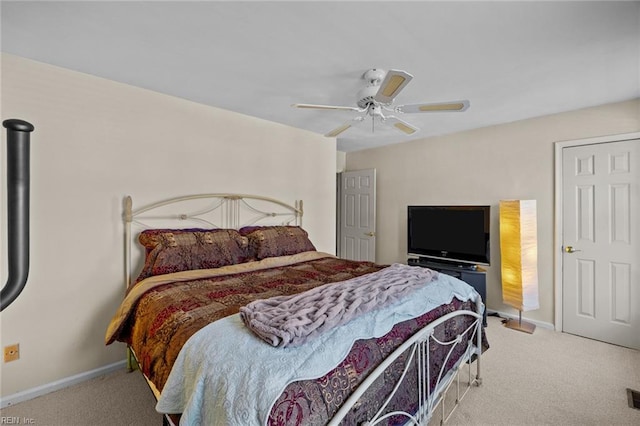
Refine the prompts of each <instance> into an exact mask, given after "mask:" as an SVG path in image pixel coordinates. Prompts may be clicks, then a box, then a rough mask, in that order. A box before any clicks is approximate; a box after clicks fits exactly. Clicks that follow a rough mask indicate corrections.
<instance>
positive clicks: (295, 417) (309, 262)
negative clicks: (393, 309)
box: [106, 252, 488, 425]
mask: <svg viewBox="0 0 640 426" xmlns="http://www.w3.org/2000/svg"><path fill="white" fill-rule="evenodd" d="M383 267H384V266H383V265H376V264H372V263H369V262H354V261H348V260H344V259H338V258H335V257H333V256H331V255H327V254H323V253H318V252H307V253H300V254H297V255H291V256H282V257H281V258H271V259H265V260H263V261H259V262H248V263H246V264H242V265H232V266H227V267H222V268H218V269H215V270H201V271H189V272H181V273H175V274H168V275H165V276H159V277H151V278H147V279H146V280H143V281H140V282H139V283H137V284H136V286H134V287H133V288H132V289H131V290H130V291H129V293H128V295H127V298H126V299H125V301H124V302H123V304H122V306H121V309H120V311H119V312H118V313H117V314H116V315H115V316H114V319H113V320H112V322H111V324H110V326H109V329H108V332H107V336H106V341H107V343H110V342H113V341H115V340H119V341H123V342H126V343H128V344H129V345H131V347H132V348H133V350H134V352H135V353H136V355H137V358H138V361H139V363H140V367H141V369H142V371H143V373H144V374H145V375H146V376H147V377H148V378H149V379H150V381H151V382H153V384H154V385H155V387H156V388H157V389H158V390H159V391H162V389H163V387H164V386H165V383H166V381H167V378H168V377H169V374H170V372H171V368H172V366H173V365H174V362H175V361H176V359H177V357H178V354H179V353H180V350H181V348H182V347H183V345H184V344H185V342H187V340H188V339H189V338H190V337H191V336H192V335H194V334H195V333H196V332H197V331H198V330H199V329H201V328H204V327H206V326H207V325H208V324H210V323H212V322H214V321H217V320H218V319H221V318H224V317H229V316H230V315H233V314H236V313H237V312H238V311H239V308H240V307H241V306H244V305H246V304H248V303H250V302H252V301H254V300H258V299H264V298H268V297H272V296H278V295H287V294H295V293H298V292H302V291H305V290H307V289H310V288H314V287H317V286H320V285H324V284H327V283H331V282H338V281H343V280H347V279H350V278H354V277H357V276H361V275H364V274H368V273H371V272H375V271H378V270H380V269H382V268H383ZM458 309H468V310H475V307H474V303H473V302H472V301H466V302H461V301H460V300H457V299H453V300H452V301H451V302H450V303H448V304H445V305H442V306H439V307H437V308H435V309H432V310H431V311H429V312H427V313H425V314H423V315H420V316H419V317H417V318H413V319H410V320H406V321H403V322H400V323H398V324H396V325H395V326H394V327H393V328H392V329H391V331H390V332H388V333H387V334H385V335H383V336H382V337H378V338H369V339H362V340H357V341H356V342H355V344H354V345H353V347H352V349H351V350H350V351H349V353H348V355H347V356H346V358H344V359H343V360H342V362H341V363H339V365H338V366H337V367H336V368H334V369H332V370H331V371H329V372H328V373H327V374H325V375H324V376H322V377H320V378H318V379H311V380H301V381H296V382H294V383H290V384H288V385H287V386H286V388H285V389H284V391H283V392H282V393H281V394H280V397H279V398H278V399H277V400H276V402H275V403H274V404H273V407H272V409H271V411H270V414H269V416H268V419H267V423H268V424H269V425H309V424H326V422H327V421H328V419H330V418H331V417H332V416H333V414H335V412H336V411H337V409H338V408H339V406H340V404H341V403H342V401H344V400H345V399H346V398H347V397H348V395H349V394H350V393H351V392H352V391H353V390H354V389H355V388H356V387H357V385H358V384H359V383H360V382H361V381H362V380H364V378H365V377H366V375H367V374H368V373H369V372H371V370H372V369H373V368H375V366H376V365H377V364H378V363H379V362H380V361H381V360H382V359H383V358H384V357H385V356H387V355H388V354H390V353H391V352H392V351H393V350H394V349H395V348H396V347H398V346H399V345H400V344H401V343H402V342H403V341H404V340H405V339H406V338H407V337H409V336H410V335H412V334H413V333H414V332H415V331H417V330H418V329H420V328H422V327H424V326H425V325H426V324H427V323H429V322H431V321H433V320H434V319H436V318H438V317H440V316H442V315H445V314H447V313H449V312H451V311H454V310H458ZM467 327H468V323H467V320H466V319H464V318H462V317H459V318H458V319H456V320H455V321H452V322H451V323H450V324H449V323H448V324H447V326H446V327H444V326H442V327H439V328H438V329H437V330H436V335H437V337H439V338H442V339H444V338H448V337H451V336H455V335H457V334H458V333H460V332H461V331H462V330H464V329H466V328H467ZM483 343H484V344H483V346H484V347H488V345H486V341H484V342H483ZM276 350H277V349H276ZM461 351H462V350H461ZM461 351H460V352H459V353H456V354H454V356H453V357H451V358H450V359H449V361H448V362H447V364H448V365H453V364H454V363H455V362H456V360H457V359H458V358H459V356H460V355H461ZM247 356H250V355H249V354H247ZM430 358H431V362H432V364H433V366H434V368H439V367H438V364H440V365H441V364H443V363H444V359H445V350H444V349H442V348H433V349H432V354H431V357H430ZM402 362H403V360H402V359H400V360H399V361H398V362H397V363H395V364H394V365H393V366H392V367H391V368H390V369H389V370H388V372H387V373H385V375H383V376H381V377H380V378H379V379H378V380H377V381H376V383H375V384H374V386H372V387H371V388H370V389H369V390H368V391H367V393H365V397H364V398H362V401H363V402H362V403H359V404H358V405H357V406H356V407H355V408H354V409H353V410H352V412H351V413H350V414H349V416H348V417H347V418H346V419H345V421H344V422H343V424H357V423H359V422H361V421H362V420H363V419H365V418H367V417H369V416H371V415H372V414H373V413H375V411H376V410H377V407H378V405H379V404H380V402H381V401H382V400H383V397H384V396H386V395H387V394H388V393H389V392H390V390H391V388H392V386H393V384H394V383H395V382H394V381H393V379H394V378H397V377H398V376H399V375H400V374H401V368H402V367H401V363H402ZM416 380H417V378H415V377H409V378H408V380H406V383H405V384H404V385H403V387H402V388H401V389H400V392H398V394H397V396H396V397H395V398H394V400H393V401H392V402H391V405H390V408H394V407H395V408H398V407H404V408H405V409H406V408H407V401H410V400H411V399H412V398H413V397H412V395H411V393H412V392H413V389H415V381H416ZM432 385H433V383H432ZM174 412H175V411H174ZM185 420H186V419H185ZM398 421H400V420H399V419H393V418H391V419H390V424H394V422H398Z"/></svg>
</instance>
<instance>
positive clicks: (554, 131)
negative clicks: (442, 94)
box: [346, 99, 640, 323]
mask: <svg viewBox="0 0 640 426" xmlns="http://www.w3.org/2000/svg"><path fill="white" fill-rule="evenodd" d="M434 119H437V118H435V116H434ZM639 130H640V100H638V99H636V100H634V101H629V102H623V103H616V104H611V105H603V106H600V107H595V108H589V109H584V110H579V111H573V112H567V113H562V114H556V115H551V116H545V117H540V118H535V119H530V120H523V121H518V122H514V123H509V124H504V125H500V126H493V127H487V128H482V129H477V130H472V131H467V132H463V133H457V134H453V135H448V136H442V137H432V138H428V139H423V140H418V141H413V142H408V143H403V144H398V145H392V146H387V147H383V148H376V149H370V150H364V151H358V152H351V153H347V162H346V167H347V170H358V169H367V168H375V169H376V170H377V228H378V229H377V235H378V239H377V242H378V243H377V254H376V260H377V261H378V262H382V263H390V262H406V257H407V250H406V243H407V237H406V226H407V225H406V208H407V205H409V204H490V205H491V206H492V222H491V232H492V234H491V248H492V250H491V256H492V261H491V266H490V267H489V268H488V273H487V306H488V308H489V309H493V310H497V311H502V312H506V313H517V311H515V310H514V309H512V308H510V307H508V306H507V305H504V304H503V303H502V293H501V284H500V246H499V235H498V230H499V228H498V204H499V201H500V200H501V199H535V200H537V202H538V239H539V240H538V266H539V288H540V309H539V310H536V311H530V312H526V313H524V314H523V316H525V317H528V318H531V319H534V320H538V321H543V322H547V323H553V322H554V282H553V267H554V264H553V220H554V210H553V209H554V142H557V141H563V140H572V139H582V138H588V137H594V136H602V135H613V134H620V133H630V132H637V131H639Z"/></svg>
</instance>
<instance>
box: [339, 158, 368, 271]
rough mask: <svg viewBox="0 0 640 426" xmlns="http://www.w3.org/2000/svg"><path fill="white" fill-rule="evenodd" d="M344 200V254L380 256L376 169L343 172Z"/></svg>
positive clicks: (355, 257) (346, 256) (354, 257)
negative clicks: (377, 245)
mask: <svg viewBox="0 0 640 426" xmlns="http://www.w3.org/2000/svg"><path fill="white" fill-rule="evenodd" d="M340 187H341V188H340V190H341V194H340V195H341V200H340V237H339V238H340V257H342V258H344V259H351V260H368V261H371V262H375V259H376V171H375V169H368V170H357V171H352V172H343V173H342V176H341V184H340Z"/></svg>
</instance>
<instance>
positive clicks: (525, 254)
mask: <svg viewBox="0 0 640 426" xmlns="http://www.w3.org/2000/svg"><path fill="white" fill-rule="evenodd" d="M536 222H537V218H536V200H503V201H500V257H501V264H502V301H503V302H504V303H506V304H507V305H510V306H513V307H514V308H516V309H517V310H518V320H513V319H509V320H507V321H506V322H505V326H506V327H508V328H513V329H515V330H519V331H524V332H526V333H533V331H534V330H535V329H536V326H535V324H532V323H529V322H526V321H522V311H530V310H533V309H538V308H539V307H540V304H539V302H538V237H537V234H538V232H537V228H538V227H537V223H536Z"/></svg>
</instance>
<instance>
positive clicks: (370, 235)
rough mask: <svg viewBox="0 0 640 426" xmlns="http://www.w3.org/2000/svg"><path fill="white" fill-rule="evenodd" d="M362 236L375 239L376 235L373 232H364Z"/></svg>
mask: <svg viewBox="0 0 640 426" xmlns="http://www.w3.org/2000/svg"><path fill="white" fill-rule="evenodd" d="M364 235H366V236H367V237H375V236H376V233H375V232H365V233H364Z"/></svg>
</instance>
